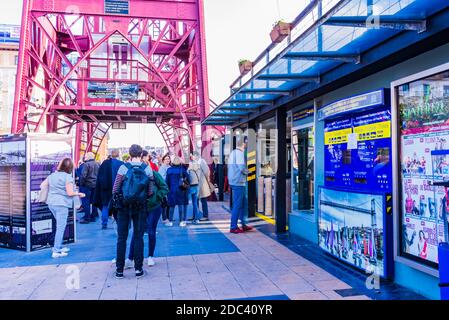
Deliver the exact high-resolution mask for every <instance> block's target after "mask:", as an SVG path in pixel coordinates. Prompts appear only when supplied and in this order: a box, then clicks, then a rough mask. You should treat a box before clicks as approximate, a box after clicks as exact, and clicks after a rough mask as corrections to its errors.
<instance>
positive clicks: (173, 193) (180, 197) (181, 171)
mask: <svg viewBox="0 0 449 320" xmlns="http://www.w3.org/2000/svg"><path fill="white" fill-rule="evenodd" d="M165 181H166V182H167V185H168V188H169V190H170V191H169V193H168V205H169V206H170V211H169V220H170V222H168V223H167V226H169V227H171V226H173V216H174V213H175V208H176V206H178V213H179V226H180V227H185V226H186V225H187V223H186V213H187V206H188V204H189V184H190V182H189V174H188V173H187V170H186V168H184V166H183V163H182V160H181V158H179V157H178V156H173V159H172V166H171V167H170V168H169V169H168V170H167V176H166V178H165Z"/></svg>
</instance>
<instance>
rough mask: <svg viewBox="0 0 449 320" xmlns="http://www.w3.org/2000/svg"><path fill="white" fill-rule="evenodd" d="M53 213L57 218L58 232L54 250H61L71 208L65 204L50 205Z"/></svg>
mask: <svg viewBox="0 0 449 320" xmlns="http://www.w3.org/2000/svg"><path fill="white" fill-rule="evenodd" d="M48 208H49V209H50V211H51V213H52V214H53V216H54V217H55V219H56V234H55V243H54V245H53V252H60V251H61V249H62V242H63V239H64V232H65V228H66V226H67V217H68V216H69V208H67V207H63V206H52V205H49V206H48Z"/></svg>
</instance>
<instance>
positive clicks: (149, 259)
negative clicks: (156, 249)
mask: <svg viewBox="0 0 449 320" xmlns="http://www.w3.org/2000/svg"><path fill="white" fill-rule="evenodd" d="M154 264H155V262H154V260H153V257H148V259H147V265H148V266H149V267H152V266H154Z"/></svg>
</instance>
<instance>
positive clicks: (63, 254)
mask: <svg viewBox="0 0 449 320" xmlns="http://www.w3.org/2000/svg"><path fill="white" fill-rule="evenodd" d="M68 255H69V254H68V253H67V252H62V251H61V252H56V251H54V252H53V253H52V254H51V257H52V258H54V259H56V258H62V257H67V256H68Z"/></svg>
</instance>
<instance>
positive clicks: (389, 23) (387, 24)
mask: <svg viewBox="0 0 449 320" xmlns="http://www.w3.org/2000/svg"><path fill="white" fill-rule="evenodd" d="M324 24H325V25H328V26H339V27H357V28H369V29H380V28H384V29H395V30H415V31H418V33H421V32H424V31H426V28H427V21H426V20H425V19H422V18H413V17H410V18H404V17H395V16H345V17H331V18H329V19H328V20H327V21H326V22H325V23H324Z"/></svg>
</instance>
